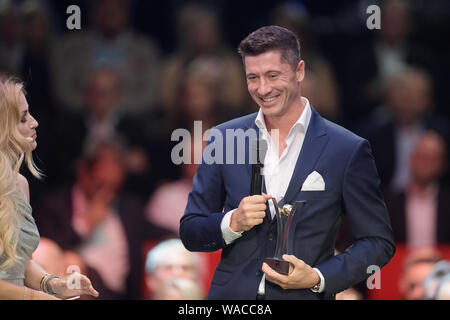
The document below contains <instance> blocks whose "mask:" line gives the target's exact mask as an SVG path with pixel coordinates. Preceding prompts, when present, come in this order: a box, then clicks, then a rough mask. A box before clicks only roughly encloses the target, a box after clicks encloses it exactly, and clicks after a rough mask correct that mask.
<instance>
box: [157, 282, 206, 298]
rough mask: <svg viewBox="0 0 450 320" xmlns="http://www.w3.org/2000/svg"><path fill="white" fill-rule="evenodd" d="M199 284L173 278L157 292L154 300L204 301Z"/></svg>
mask: <svg viewBox="0 0 450 320" xmlns="http://www.w3.org/2000/svg"><path fill="white" fill-rule="evenodd" d="M203 297H204V295H203V293H202V292H201V290H200V287H199V286H198V284H197V283H195V282H194V281H192V280H189V279H184V278H171V279H169V280H167V281H166V282H165V283H164V285H163V287H162V288H161V289H160V290H159V291H158V292H156V294H155V295H154V300H203Z"/></svg>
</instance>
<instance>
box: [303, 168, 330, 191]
mask: <svg viewBox="0 0 450 320" xmlns="http://www.w3.org/2000/svg"><path fill="white" fill-rule="evenodd" d="M324 190H325V181H324V180H323V178H322V176H321V175H320V173H318V172H317V171H313V172H311V173H310V174H309V176H308V177H307V178H306V180H305V182H303V185H302V191H324Z"/></svg>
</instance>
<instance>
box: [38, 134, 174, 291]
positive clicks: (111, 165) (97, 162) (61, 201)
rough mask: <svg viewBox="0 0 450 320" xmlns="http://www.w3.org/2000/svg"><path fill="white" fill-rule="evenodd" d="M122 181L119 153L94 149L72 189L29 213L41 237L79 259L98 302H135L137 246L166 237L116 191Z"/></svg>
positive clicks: (108, 148) (103, 145)
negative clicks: (71, 252) (94, 289)
mask: <svg viewBox="0 0 450 320" xmlns="http://www.w3.org/2000/svg"><path fill="white" fill-rule="evenodd" d="M125 179H126V171H125V164H124V161H123V158H122V152H121V150H120V149H119V148H118V147H117V146H116V145H114V144H112V143H107V142H104V143H101V144H98V145H96V146H93V147H92V148H91V149H90V150H88V152H87V153H86V154H85V156H84V157H83V158H82V159H80V160H79V161H78V163H77V167H76V181H75V182H74V183H73V185H71V186H70V187H68V188H60V189H59V190H58V191H56V192H54V193H50V194H49V195H47V196H46V197H45V198H44V199H42V203H41V205H40V206H39V207H38V208H37V210H36V211H35V217H36V223H37V225H38V227H39V231H40V233H41V235H42V236H43V237H48V238H50V239H52V240H54V241H55V242H56V243H58V244H59V245H60V246H61V248H62V249H63V250H71V251H74V252H76V253H77V254H78V255H79V257H80V258H81V261H82V262H83V263H84V264H85V265H86V267H87V269H88V270H89V272H88V273H89V274H91V276H90V279H91V280H92V282H93V284H94V286H95V287H96V288H98V291H99V292H100V298H103V299H115V298H119V299H120V298H131V299H133V298H134V299H136V298H138V297H139V294H140V284H141V274H142V273H141V264H140V255H141V251H140V250H141V246H142V243H143V242H144V241H145V240H148V239H156V240H160V239H163V238H164V237H168V236H170V235H171V233H170V232H169V231H167V230H165V229H162V228H160V227H156V226H154V225H152V224H150V223H147V222H146V221H145V218H144V210H143V204H142V203H141V202H140V200H139V199H138V198H136V197H134V196H131V195H129V194H126V193H124V192H123V191H122V187H123V183H124V181H125Z"/></svg>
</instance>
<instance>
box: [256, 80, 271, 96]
mask: <svg viewBox="0 0 450 320" xmlns="http://www.w3.org/2000/svg"><path fill="white" fill-rule="evenodd" d="M271 91H272V87H271V86H270V84H269V83H268V82H267V81H265V80H264V79H261V81H260V82H259V86H258V94H259V95H260V96H266V95H268V94H269V93H270V92H271Z"/></svg>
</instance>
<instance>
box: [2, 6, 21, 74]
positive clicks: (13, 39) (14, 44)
mask: <svg viewBox="0 0 450 320" xmlns="http://www.w3.org/2000/svg"><path fill="white" fill-rule="evenodd" d="M24 55H25V41H24V25H23V22H22V19H21V10H20V6H19V5H17V4H14V3H13V2H12V1H2V3H0V64H1V65H2V66H4V67H7V68H8V69H9V71H10V72H11V73H12V74H13V75H15V76H18V75H20V72H21V68H22V64H23V58H24Z"/></svg>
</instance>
